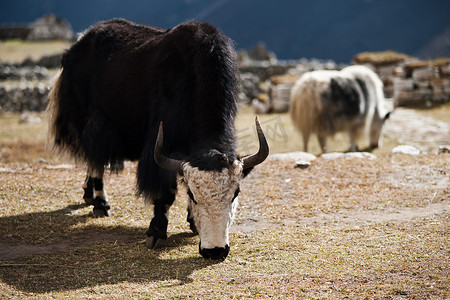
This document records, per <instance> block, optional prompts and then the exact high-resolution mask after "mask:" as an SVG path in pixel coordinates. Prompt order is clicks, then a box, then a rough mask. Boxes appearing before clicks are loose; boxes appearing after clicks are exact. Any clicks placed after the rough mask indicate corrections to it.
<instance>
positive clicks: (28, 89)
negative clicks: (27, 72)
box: [0, 81, 50, 112]
mask: <svg viewBox="0 0 450 300" xmlns="http://www.w3.org/2000/svg"><path fill="white" fill-rule="evenodd" d="M49 90H50V85H49V84H48V83H44V82H32V81H22V82H15V83H8V84H1V85H0V112H6V111H8V112H24V111H44V110H45V109H46V108H47V104H48V93H49Z"/></svg>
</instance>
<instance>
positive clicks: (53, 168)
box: [45, 164, 75, 170]
mask: <svg viewBox="0 0 450 300" xmlns="http://www.w3.org/2000/svg"><path fill="white" fill-rule="evenodd" d="M45 168H46V169H49V170H69V169H74V168H75V166H74V165H69V164H61V165H55V166H53V165H48V166H45Z"/></svg>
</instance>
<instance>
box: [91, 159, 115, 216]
mask: <svg viewBox="0 0 450 300" xmlns="http://www.w3.org/2000/svg"><path fill="white" fill-rule="evenodd" d="M103 173H104V168H102V169H101V170H91V169H88V177H89V178H87V182H86V187H87V188H89V183H90V182H91V184H92V186H93V188H94V189H93V191H94V193H93V200H92V204H93V205H94V211H93V212H94V217H96V218H97V217H100V218H101V217H108V216H109V209H110V206H109V204H108V201H107V196H106V192H105V190H104V189H103ZM85 195H86V190H85ZM87 195H88V196H89V190H88V191H87ZM86 203H87V202H86Z"/></svg>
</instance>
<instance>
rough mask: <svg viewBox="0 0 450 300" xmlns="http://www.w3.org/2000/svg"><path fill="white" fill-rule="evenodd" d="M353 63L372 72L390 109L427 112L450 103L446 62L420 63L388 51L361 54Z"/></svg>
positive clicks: (449, 70) (449, 74) (449, 69)
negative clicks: (397, 108)
mask: <svg viewBox="0 0 450 300" xmlns="http://www.w3.org/2000/svg"><path fill="white" fill-rule="evenodd" d="M353 63H355V64H364V65H367V66H369V67H370V68H372V69H373V70H374V71H375V72H376V73H377V74H378V75H379V76H380V78H381V80H382V81H383V83H384V94H385V97H387V98H393V100H394V105H395V106H396V107H397V106H405V107H421V108H427V107H432V106H438V105H441V104H444V103H447V102H450V59H448V58H447V59H437V60H434V61H421V60H418V59H416V58H414V57H411V56H408V55H405V54H401V53H395V52H392V51H386V52H373V53H361V54H358V55H356V56H355V58H354V61H353Z"/></svg>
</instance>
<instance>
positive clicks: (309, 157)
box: [269, 151, 317, 162]
mask: <svg viewBox="0 0 450 300" xmlns="http://www.w3.org/2000/svg"><path fill="white" fill-rule="evenodd" d="M316 158H317V157H316V156H315V155H314V154H311V153H307V152H300V151H299V152H288V153H277V154H272V155H270V156H269V159H271V160H291V161H295V162H298V161H307V162H309V161H313V160H315V159H316Z"/></svg>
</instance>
